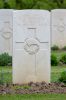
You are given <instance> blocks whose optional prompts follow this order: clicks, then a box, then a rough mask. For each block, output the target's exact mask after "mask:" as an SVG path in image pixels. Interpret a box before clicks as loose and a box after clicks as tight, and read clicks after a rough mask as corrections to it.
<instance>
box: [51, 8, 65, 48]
mask: <svg viewBox="0 0 66 100" xmlns="http://www.w3.org/2000/svg"><path fill="white" fill-rule="evenodd" d="M51 15H52V16H51V22H52V23H51V24H52V26H51V27H52V28H51V31H52V46H54V45H57V46H59V47H60V48H62V47H64V46H66V10H65V9H55V10H52V11H51Z"/></svg>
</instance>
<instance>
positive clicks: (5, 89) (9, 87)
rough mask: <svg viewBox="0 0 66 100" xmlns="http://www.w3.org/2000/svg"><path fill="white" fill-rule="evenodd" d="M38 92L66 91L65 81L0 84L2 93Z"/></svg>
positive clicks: (61, 92)
mask: <svg viewBox="0 0 66 100" xmlns="http://www.w3.org/2000/svg"><path fill="white" fill-rule="evenodd" d="M37 93H60V94H65V93H66V85H65V84H64V83H59V82H53V83H49V84H47V83H45V82H41V83H39V82H36V83H33V82H30V83H28V84H22V85H18V84H4V85H0V94H37Z"/></svg>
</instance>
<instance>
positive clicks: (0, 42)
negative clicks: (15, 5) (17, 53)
mask: <svg viewBox="0 0 66 100" xmlns="http://www.w3.org/2000/svg"><path fill="white" fill-rule="evenodd" d="M12 18H13V10H10V9H7V10H6V9H0V53H4V52H7V53H9V54H10V55H12V38H13V36H12V35H13V31H12V30H13V23H12V21H13V19H12Z"/></svg>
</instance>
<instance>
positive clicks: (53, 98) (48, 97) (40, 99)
mask: <svg viewBox="0 0 66 100" xmlns="http://www.w3.org/2000/svg"><path fill="white" fill-rule="evenodd" d="M0 100H66V95H65V94H61V95H60V94H31V95H30V94H29V95H0Z"/></svg>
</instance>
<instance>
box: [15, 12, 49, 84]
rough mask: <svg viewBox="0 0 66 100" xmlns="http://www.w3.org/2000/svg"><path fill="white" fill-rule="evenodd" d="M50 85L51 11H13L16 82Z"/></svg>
mask: <svg viewBox="0 0 66 100" xmlns="http://www.w3.org/2000/svg"><path fill="white" fill-rule="evenodd" d="M31 81H33V82H41V81H45V82H47V83H48V82H50V12H49V11H47V10H21V11H18V10H16V11H14V12H13V83H14V84H15V83H18V84H22V83H28V82H31Z"/></svg>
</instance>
